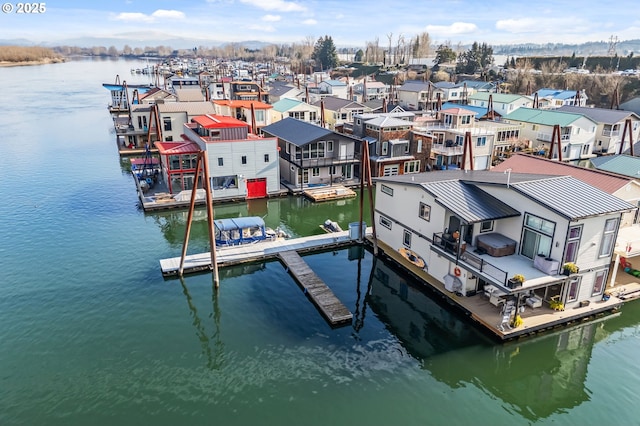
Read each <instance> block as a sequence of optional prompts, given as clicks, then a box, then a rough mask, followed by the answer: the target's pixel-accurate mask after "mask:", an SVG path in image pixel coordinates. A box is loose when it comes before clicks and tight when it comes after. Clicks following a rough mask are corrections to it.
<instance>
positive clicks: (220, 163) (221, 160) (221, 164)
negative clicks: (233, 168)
mask: <svg viewBox="0 0 640 426" xmlns="http://www.w3.org/2000/svg"><path fill="white" fill-rule="evenodd" d="M218 166H220V167H222V166H224V160H223V159H222V157H218Z"/></svg>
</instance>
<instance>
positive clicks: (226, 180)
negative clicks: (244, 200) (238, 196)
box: [211, 176, 238, 189]
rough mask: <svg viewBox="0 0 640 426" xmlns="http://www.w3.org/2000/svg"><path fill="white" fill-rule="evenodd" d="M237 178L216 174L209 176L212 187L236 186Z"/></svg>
mask: <svg viewBox="0 0 640 426" xmlns="http://www.w3.org/2000/svg"><path fill="white" fill-rule="evenodd" d="M237 187H238V179H237V178H236V176H216V177H212V178H211V188H212V189H226V188H237Z"/></svg>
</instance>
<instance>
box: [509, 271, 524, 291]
mask: <svg viewBox="0 0 640 426" xmlns="http://www.w3.org/2000/svg"><path fill="white" fill-rule="evenodd" d="M523 282H524V275H522V274H515V275H514V276H513V277H511V278H509V288H516V287H520V286H521V285H522V283H523Z"/></svg>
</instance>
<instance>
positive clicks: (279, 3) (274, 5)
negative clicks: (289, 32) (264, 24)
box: [240, 0, 307, 12]
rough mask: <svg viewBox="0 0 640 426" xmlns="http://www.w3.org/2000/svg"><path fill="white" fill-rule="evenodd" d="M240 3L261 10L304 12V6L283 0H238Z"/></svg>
mask: <svg viewBox="0 0 640 426" xmlns="http://www.w3.org/2000/svg"><path fill="white" fill-rule="evenodd" d="M240 1H241V2H242V3H245V4H250V5H252V6H255V7H257V8H260V9H263V10H277V11H279V12H304V11H306V10H307V8H306V7H304V6H302V5H300V4H298V3H295V2H292V1H285V0H240Z"/></svg>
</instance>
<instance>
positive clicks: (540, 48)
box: [492, 39, 640, 56]
mask: <svg viewBox="0 0 640 426" xmlns="http://www.w3.org/2000/svg"><path fill="white" fill-rule="evenodd" d="M492 47H493V53H494V54H496V55H513V56H542V55H553V56H560V55H567V56H570V55H572V54H574V53H575V54H576V55H578V56H608V55H609V48H610V43H609V42H608V41H590V42H587V43H581V44H563V43H546V44H534V43H527V44H503V45H494V46H492ZM615 52H616V54H617V55H618V56H628V55H629V54H631V53H634V55H635V54H640V39H635V40H625V41H619V42H618V43H616V45H615Z"/></svg>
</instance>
